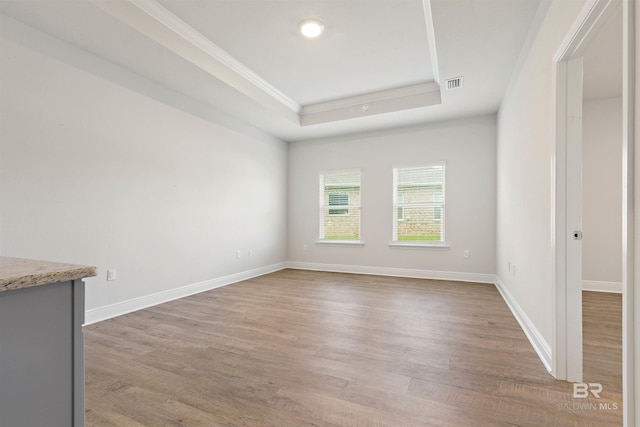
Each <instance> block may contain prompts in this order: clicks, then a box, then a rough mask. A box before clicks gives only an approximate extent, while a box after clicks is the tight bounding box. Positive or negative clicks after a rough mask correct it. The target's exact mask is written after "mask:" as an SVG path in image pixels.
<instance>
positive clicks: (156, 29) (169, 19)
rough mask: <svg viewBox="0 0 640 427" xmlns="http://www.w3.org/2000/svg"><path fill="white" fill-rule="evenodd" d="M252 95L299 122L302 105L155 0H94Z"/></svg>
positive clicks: (227, 82)
mask: <svg viewBox="0 0 640 427" xmlns="http://www.w3.org/2000/svg"><path fill="white" fill-rule="evenodd" d="M90 1H91V2H92V3H94V4H95V5H97V6H98V7H100V8H101V9H102V10H104V11H105V12H107V13H109V14H110V15H112V16H114V17H115V18H117V19H119V20H120V21H122V22H124V23H125V24H127V25H129V26H130V27H132V28H134V29H136V30H137V31H139V32H141V33H143V34H145V35H146V36H148V37H150V38H151V39H153V40H155V41H156V42H158V43H160V44H161V45H163V46H164V47H166V48H167V49H169V50H171V51H172V52H174V53H176V54H177V55H179V56H181V57H183V58H184V59H186V60H188V61H189V62H191V63H192V64H194V65H196V66H197V67H199V68H201V69H202V70H204V71H206V72H208V73H209V74H211V75H212V76H214V77H215V78H217V79H219V80H221V81H223V82H224V83H226V84H228V85H229V86H231V87H233V88H235V89H237V90H238V91H240V92H242V93H244V94H245V95H247V96H249V97H250V98H252V99H254V100H256V101H258V102H260V103H262V104H263V105H266V106H268V107H272V108H274V109H276V110H279V111H280V112H281V113H284V115H285V116H287V117H288V118H289V119H291V120H293V121H294V122H298V120H299V117H298V113H299V112H300V110H301V106H300V105H299V104H298V103H296V102H295V101H294V100H292V99H291V98H289V97H288V96H287V95H285V94H284V93H282V92H280V91H279V90H278V89H276V88H275V87H274V86H272V85H271V84H270V83H269V82H267V81H266V80H264V79H263V78H262V77H260V76H259V75H258V74H256V73H255V72H254V71H252V70H251V69H250V68H248V67H247V66H245V65H244V64H242V63H241V62H240V61H238V60H237V59H235V58H234V57H233V56H231V55H230V54H229V53H227V52H226V51H225V50H223V49H222V48H221V47H219V46H218V45H216V44H215V43H213V42H212V41H211V40H209V39H208V38H206V37H205V36H204V35H202V34H201V33H200V32H198V31H197V30H196V29H194V28H193V27H191V26H190V25H189V24H187V23H186V22H184V21H183V20H182V19H180V18H179V17H177V16H176V15H175V14H173V13H172V12H171V11H169V10H168V9H166V8H165V7H164V6H162V5H161V4H160V3H158V2H157V1H155V0H126V1H122V2H115V1H109V0H90Z"/></svg>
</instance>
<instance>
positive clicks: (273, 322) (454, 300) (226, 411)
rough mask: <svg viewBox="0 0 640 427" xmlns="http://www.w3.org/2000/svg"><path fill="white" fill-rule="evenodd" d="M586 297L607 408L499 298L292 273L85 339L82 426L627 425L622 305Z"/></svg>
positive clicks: (103, 328) (415, 284) (446, 286)
mask: <svg viewBox="0 0 640 427" xmlns="http://www.w3.org/2000/svg"><path fill="white" fill-rule="evenodd" d="M584 294H585V295H584V298H583V303H584V309H583V310H584V333H585V336H584V345H585V348H584V372H585V381H589V382H600V383H602V384H603V393H602V395H601V398H600V399H595V398H589V399H574V398H573V396H572V385H571V384H569V383H566V382H563V381H557V380H555V379H554V378H553V377H552V376H551V375H550V374H549V373H548V372H546V370H545V369H544V367H543V365H542V363H541V362H540V360H539V358H538V356H537V355H536V353H535V351H534V350H533V348H532V347H531V345H530V343H529V342H528V340H527V338H526V336H525V335H524V333H523V332H522V330H521V328H520V327H519V325H518V323H517V322H516V320H515V319H514V318H513V316H512V314H511V312H510V311H509V309H508V307H507V306H506V304H505V303H504V301H503V300H502V298H501V297H500V295H499V293H498V292H497V290H496V289H495V287H494V286H493V285H487V284H472V283H458V282H449V281H437V280H422V279H409V278H394V277H381V276H366V275H350V274H341V273H325V272H310V271H298V270H283V271H280V272H277V273H273V274H269V275H266V276H261V277H258V278H255V279H251V280H247V281H244V282H241V283H237V284H234V285H232V286H227V287H223V288H219V289H215V290H212V291H208V292H203V293H200V294H197V295H193V296H190V297H187V298H183V299H180V300H176V301H172V302H169V303H166V304H162V305H159V306H155V307H151V308H148V309H145V310H141V311H138V312H135V313H130V314H128V315H125V316H120V317H118V318H115V319H111V320H107V321H104V322H101V323H99V324H95V325H91V326H88V327H86V328H85V342H86V350H85V353H86V371H87V375H86V377H87V386H86V410H87V416H86V419H87V425H88V426H110V425H113V426H138V425H146V426H164V425H166V426H177V425H180V426H187V425H189V426H198V425H202V426H225V427H227V426H252V427H259V426H273V427H276V426H277V427H287V426H292V427H294V426H295V427H300V426H367V427H368V426H389V427H405V426H416V427H417V426H465V427H466V426H514V425H515V426H536V427H540V426H581V427H582V426H619V425H621V424H622V410H621V409H622V406H621V405H622V395H621V393H622V390H621V381H622V374H621V301H620V298H619V295H618V296H615V295H614V296H611V295H608V294H597V293H593V292H585V293H584ZM609 408H610V409H609Z"/></svg>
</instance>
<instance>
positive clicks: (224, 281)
mask: <svg viewBox="0 0 640 427" xmlns="http://www.w3.org/2000/svg"><path fill="white" fill-rule="evenodd" d="M286 267H287V266H286V263H284V262H281V263H278V264H272V265H267V266H264V267H259V268H254V269H253V270H247V271H242V272H239V273H234V274H230V275H228V276H222V277H217V278H214V279H209V280H205V281H203V282H198V283H192V284H190V285H185V286H181V287H179V288H174V289H169V290H166V291H161V292H157V293H155V294H150V295H145V296H141V297H138V298H133V299H130V300H127V301H121V302H117V303H115V304H110V305H105V306H102V307H98V308H93V309H91V310H87V311H86V313H85V325H90V324H92V323H96V322H100V321H103V320H107V319H111V318H113V317H117V316H121V315H123V314H127V313H131V312H133V311H137V310H142V309H143V308H148V307H151V306H154V305H158V304H162V303H165V302H169V301H173V300H176V299H179V298H184V297H187V296H189V295H193V294H197V293H200V292H204V291H208V290H211V289H215V288H220V287H222V286H226V285H230V284H233V283H237V282H241V281H243V280H248V279H251V278H254V277H258V276H262V275H265V274H269V273H273V272H276V271H279V270H283V269H285V268H286Z"/></svg>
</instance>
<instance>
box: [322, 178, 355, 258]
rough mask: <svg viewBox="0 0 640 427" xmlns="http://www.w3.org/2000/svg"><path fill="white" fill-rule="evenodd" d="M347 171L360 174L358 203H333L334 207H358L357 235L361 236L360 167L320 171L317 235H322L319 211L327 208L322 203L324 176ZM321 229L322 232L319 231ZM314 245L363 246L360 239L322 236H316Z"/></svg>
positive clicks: (327, 207)
mask: <svg viewBox="0 0 640 427" xmlns="http://www.w3.org/2000/svg"><path fill="white" fill-rule="evenodd" d="M348 171H354V172H355V171H358V172H359V174H360V204H359V205H351V204H349V205H348V206H343V205H335V207H334V208H335V209H358V210H359V211H360V221H359V222H358V236H360V237H362V168H351V169H337V170H327V171H320V173H319V174H318V175H319V178H320V180H319V190H320V191H318V194H319V195H320V205H319V208H320V209H319V210H318V227H320V228H319V229H318V236H320V235H321V234H322V235H323V236H324V229H323V227H324V223H323V218H322V215H321V214H320V211H321V210H322V209H323V208H326V209H329V206H328V205H326V206H325V205H324V176H325V175H327V174H331V173H337V172H348ZM349 202H351V200H349ZM335 216H342V215H335ZM321 231H322V233H320V232H321ZM315 244H316V245H318V246H364V242H363V241H362V240H361V239H358V240H356V239H353V240H351V239H349V240H338V239H324V238H320V237H319V238H318V240H316V242H315Z"/></svg>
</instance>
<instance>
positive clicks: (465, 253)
mask: <svg viewBox="0 0 640 427" xmlns="http://www.w3.org/2000/svg"><path fill="white" fill-rule="evenodd" d="M464 257H465V258H469V250H468V249H467V250H465V251H464Z"/></svg>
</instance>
